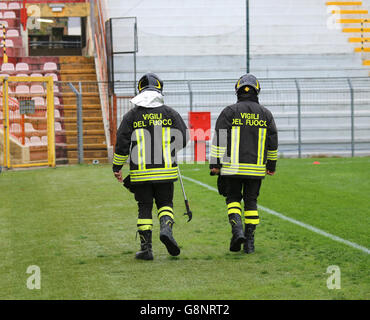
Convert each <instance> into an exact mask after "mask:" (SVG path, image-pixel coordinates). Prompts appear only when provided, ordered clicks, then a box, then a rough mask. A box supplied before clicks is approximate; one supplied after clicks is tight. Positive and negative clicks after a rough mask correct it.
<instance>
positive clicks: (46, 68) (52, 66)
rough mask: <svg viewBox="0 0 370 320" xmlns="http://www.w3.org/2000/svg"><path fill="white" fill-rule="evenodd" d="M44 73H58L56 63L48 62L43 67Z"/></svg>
mask: <svg viewBox="0 0 370 320" xmlns="http://www.w3.org/2000/svg"><path fill="white" fill-rule="evenodd" d="M43 70H44V71H56V70H58V67H57V64H56V63H55V62H46V63H45V64H44V67H43Z"/></svg>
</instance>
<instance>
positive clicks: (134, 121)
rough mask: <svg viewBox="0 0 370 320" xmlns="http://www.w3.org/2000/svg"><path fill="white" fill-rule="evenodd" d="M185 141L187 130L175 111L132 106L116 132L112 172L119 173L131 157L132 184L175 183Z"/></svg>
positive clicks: (166, 107)
mask: <svg viewBox="0 0 370 320" xmlns="http://www.w3.org/2000/svg"><path fill="white" fill-rule="evenodd" d="M187 141H188V133H187V127H186V125H185V123H184V121H183V119H182V118H181V116H180V115H179V113H178V112H176V111H175V110H174V109H172V108H170V107H168V106H166V105H162V106H160V107H156V108H146V107H140V106H135V107H134V108H133V109H131V110H130V111H129V112H127V113H126V114H125V115H124V117H123V119H122V122H121V125H120V127H119V129H118V132H117V143H116V146H115V153H114V158H113V171H115V172H117V171H119V170H120V169H121V168H122V165H123V164H124V163H125V162H126V161H127V159H128V157H129V156H130V178H131V182H132V183H148V182H171V181H175V180H176V179H177V177H178V170H177V163H176V153H177V152H178V151H179V150H180V149H182V148H184V147H185V146H186V143H187Z"/></svg>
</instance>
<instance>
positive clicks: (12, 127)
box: [9, 123, 22, 132]
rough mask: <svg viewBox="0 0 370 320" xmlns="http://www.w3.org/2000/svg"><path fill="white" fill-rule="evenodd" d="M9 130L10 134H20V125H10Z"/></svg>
mask: <svg viewBox="0 0 370 320" xmlns="http://www.w3.org/2000/svg"><path fill="white" fill-rule="evenodd" d="M9 129H10V132H21V130H22V128H21V125H20V124H19V123H12V124H11V125H10V128H9Z"/></svg>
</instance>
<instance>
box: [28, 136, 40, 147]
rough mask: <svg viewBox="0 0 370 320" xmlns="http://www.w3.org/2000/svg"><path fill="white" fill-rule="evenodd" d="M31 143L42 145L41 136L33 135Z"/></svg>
mask: <svg viewBox="0 0 370 320" xmlns="http://www.w3.org/2000/svg"><path fill="white" fill-rule="evenodd" d="M30 144H31V145H33V146H39V145H41V139H40V137H37V136H32V137H31V138H30Z"/></svg>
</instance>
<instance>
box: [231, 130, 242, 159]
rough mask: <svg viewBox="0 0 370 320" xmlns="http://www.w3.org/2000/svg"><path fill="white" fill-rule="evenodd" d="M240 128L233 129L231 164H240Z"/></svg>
mask: <svg viewBox="0 0 370 320" xmlns="http://www.w3.org/2000/svg"><path fill="white" fill-rule="evenodd" d="M239 142H240V127H232V128H231V163H238V162H239Z"/></svg>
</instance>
